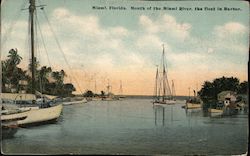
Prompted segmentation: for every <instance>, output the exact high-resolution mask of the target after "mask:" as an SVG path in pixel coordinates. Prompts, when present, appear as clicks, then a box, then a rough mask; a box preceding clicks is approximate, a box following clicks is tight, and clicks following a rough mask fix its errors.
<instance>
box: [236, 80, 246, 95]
mask: <svg viewBox="0 0 250 156" xmlns="http://www.w3.org/2000/svg"><path fill="white" fill-rule="evenodd" d="M247 89H248V82H247V81H244V82H241V83H240V84H239V86H238V89H237V93H238V94H247V91H248V90H247Z"/></svg>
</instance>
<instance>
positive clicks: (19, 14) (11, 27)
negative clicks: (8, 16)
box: [1, 1, 26, 46]
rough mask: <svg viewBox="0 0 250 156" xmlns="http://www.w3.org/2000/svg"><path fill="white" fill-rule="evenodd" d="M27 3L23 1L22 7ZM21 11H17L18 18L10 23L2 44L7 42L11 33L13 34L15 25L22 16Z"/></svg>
mask: <svg viewBox="0 0 250 156" xmlns="http://www.w3.org/2000/svg"><path fill="white" fill-rule="evenodd" d="M25 4H26V1H23V4H22V5H21V8H24V6H25ZM19 11H20V10H17V11H16V13H15V17H16V18H15V19H14V20H13V21H12V22H11V23H10V27H9V28H8V29H7V30H6V33H5V35H4V36H3V38H2V40H1V44H2V46H4V44H5V43H6V41H7V39H8V37H9V36H10V35H9V34H11V32H12V30H13V27H14V25H16V23H17V21H18V19H19V18H20V16H21V13H19Z"/></svg>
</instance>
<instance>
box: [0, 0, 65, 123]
mask: <svg viewBox="0 0 250 156" xmlns="http://www.w3.org/2000/svg"><path fill="white" fill-rule="evenodd" d="M35 11H36V5H35V0H30V6H29V13H30V25H29V28H30V33H31V36H30V37H31V39H30V40H31V73H32V76H31V79H32V94H29V95H28V94H22V96H21V97H20V96H19V93H18V94H17V95H18V96H16V95H14V96H13V95H12V93H10V94H9V95H6V96H9V98H11V97H15V99H10V100H13V101H15V102H14V104H15V103H16V101H17V100H18V99H17V97H18V98H19V97H20V99H22V98H24V97H25V99H22V101H23V102H25V101H26V102H27V98H28V97H34V96H35V94H36V90H35V57H34V53H35V50H34V47H35V46H34V41H35V40H34V35H35V34H36V33H35V32H34V30H35V29H34V20H35V19H34V17H35V16H34V15H35ZM20 95H21V94H20ZM1 97H2V94H1ZM43 99H44V98H43ZM36 100H37V99H32V105H27V106H26V107H23V106H24V105H19V106H22V108H19V110H20V111H21V112H16V113H11V114H6V115H2V116H1V120H11V119H15V118H17V117H21V116H23V115H24V116H27V117H26V118H25V119H24V120H18V121H17V124H18V125H22V126H26V125H29V124H40V123H43V122H48V121H55V120H57V119H58V118H59V116H60V114H61V112H62V108H63V107H62V104H55V105H52V104H51V103H50V102H45V101H43V100H42V101H40V102H41V103H40V104H39V105H38V104H37V102H38V101H36ZM12 104H13V103H12Z"/></svg>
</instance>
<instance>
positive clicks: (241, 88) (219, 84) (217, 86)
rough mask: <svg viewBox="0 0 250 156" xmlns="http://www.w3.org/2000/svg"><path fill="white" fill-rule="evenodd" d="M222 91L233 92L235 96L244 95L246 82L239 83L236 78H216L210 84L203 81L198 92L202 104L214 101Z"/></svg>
mask: <svg viewBox="0 0 250 156" xmlns="http://www.w3.org/2000/svg"><path fill="white" fill-rule="evenodd" d="M222 91H233V92H235V93H236V94H238V95H240V94H245V95H247V92H248V82H247V81H243V82H241V83H240V81H239V79H238V78H236V77H224V76H223V77H221V78H216V79H214V80H213V81H212V82H210V81H205V82H204V84H203V85H202V88H201V90H200V91H199V92H198V94H199V96H200V98H201V100H202V101H203V102H209V101H216V100H217V95H218V94H219V93H220V92H222Z"/></svg>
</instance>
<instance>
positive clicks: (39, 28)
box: [36, 16, 53, 68]
mask: <svg viewBox="0 0 250 156" xmlns="http://www.w3.org/2000/svg"><path fill="white" fill-rule="evenodd" d="M36 18H37V16H36ZM36 20H37V25H38V30H39V32H40V35H41V39H42V45H43V47H44V50H45V53H46V56H47V59H48V63H49V66H50V67H52V65H51V61H50V59H49V55H48V50H47V48H46V45H45V42H44V37H43V33H42V31H41V27H40V24H39V20H38V18H37V19H36ZM52 68H53V67H52Z"/></svg>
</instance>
